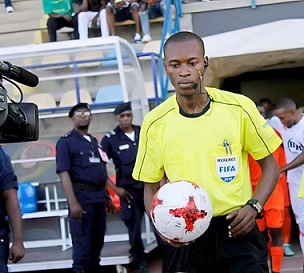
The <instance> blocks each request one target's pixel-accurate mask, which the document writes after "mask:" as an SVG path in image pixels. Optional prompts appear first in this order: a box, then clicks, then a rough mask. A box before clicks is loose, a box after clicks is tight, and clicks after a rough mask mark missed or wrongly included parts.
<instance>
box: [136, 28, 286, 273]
mask: <svg viewBox="0 0 304 273" xmlns="http://www.w3.org/2000/svg"><path fill="white" fill-rule="evenodd" d="M207 67H208V57H207V56H205V47H204V43H203V41H202V39H201V38H200V37H199V36H198V35H196V34H195V33H192V32H187V31H182V32H178V33H176V34H174V35H172V36H171V37H170V38H169V39H168V40H167V41H166V43H165V45H164V68H165V71H166V73H167V74H168V75H169V77H170V81H171V83H172V85H173V86H174V87H175V91H176V94H175V95H173V96H171V97H170V98H168V99H167V100H166V101H164V102H163V103H162V104H160V105H159V106H158V107H156V108H154V109H153V110H152V111H150V112H149V113H148V114H147V115H146V116H145V118H144V121H143V124H142V130H141V134H140V141H139V150H138V154H137V159H136V163H135V167H134V170H133V177H134V178H135V179H136V180H139V181H144V182H145V208H146V211H147V212H149V211H150V207H151V201H152V198H153V196H154V194H155V193H156V191H157V190H158V189H159V187H160V184H159V181H160V180H161V179H162V177H163V176H164V174H166V176H167V178H168V181H169V183H170V181H174V180H189V181H193V182H195V183H198V184H199V185H200V186H202V187H203V188H204V189H205V190H206V191H207V193H208V194H209V196H210V198H211V201H212V204H213V218H212V220H211V223H210V226H209V228H208V229H207V231H206V232H205V233H204V234H203V235H202V236H201V237H199V238H198V239H196V240H195V241H194V242H191V243H190V244H186V245H185V244H181V243H173V242H170V243H171V245H173V246H175V247H176V248H175V250H174V253H173V254H172V257H171V261H170V273H171V272H172V273H173V272H187V273H201V272H208V273H210V272H233V273H244V272H246V273H268V272H269V271H268V265H267V258H268V255H267V246H266V240H265V238H264V237H263V236H262V234H261V233H260V231H259V229H258V227H257V225H256V222H255V219H256V217H260V216H261V214H262V210H263V205H264V204H265V202H266V201H267V199H268V197H269V196H270V194H271V193H272V190H273V188H274V186H275V184H276V181H277V180H278V178H279V171H278V167H277V164H276V162H275V159H274V157H273V155H272V153H273V152H274V151H275V150H276V149H277V147H278V146H279V145H280V144H281V140H280V138H279V137H278V136H277V135H276V133H275V132H274V130H273V129H272V128H271V127H270V126H269V125H268V123H267V122H266V120H265V119H264V118H263V117H262V116H261V115H260V113H259V112H258V110H257V108H256V106H255V104H254V102H253V101H252V100H250V99H249V98H247V97H245V96H243V95H239V94H233V93H230V92H226V91H222V90H218V89H216V88H207V87H205V86H204V83H203V81H204V73H205V72H206V69H207ZM248 154H251V155H252V157H253V158H254V159H255V160H257V161H258V163H259V164H260V166H261V169H262V175H261V178H260V180H259V183H258V186H257V190H256V192H255V193H254V195H252V189H251V182H250V176H249V168H248Z"/></svg>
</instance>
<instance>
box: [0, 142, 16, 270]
mask: <svg viewBox="0 0 304 273" xmlns="http://www.w3.org/2000/svg"><path fill="white" fill-rule="evenodd" d="M9 189H16V190H17V189H18V182H17V177H16V175H15V174H14V170H13V167H12V164H11V161H10V159H9V157H8V155H7V154H6V152H5V151H4V150H3V149H2V148H1V147H0V192H1V193H3V192H4V191H6V190H9ZM8 255H9V224H8V221H7V211H6V207H5V202H4V200H3V197H2V194H0V272H3V273H4V272H8V268H7V262H8Z"/></svg>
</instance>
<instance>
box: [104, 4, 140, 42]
mask: <svg viewBox="0 0 304 273" xmlns="http://www.w3.org/2000/svg"><path fill="white" fill-rule="evenodd" d="M139 6H140V4H139V0H130V1H129V0H110V2H109V3H108V4H107V20H108V26H109V31H110V34H111V35H112V36H115V35H116V32H115V21H117V22H123V21H126V20H134V22H135V31H136V32H135V35H134V42H135V43H140V42H141V35H140V32H141V31H140V19H139Z"/></svg>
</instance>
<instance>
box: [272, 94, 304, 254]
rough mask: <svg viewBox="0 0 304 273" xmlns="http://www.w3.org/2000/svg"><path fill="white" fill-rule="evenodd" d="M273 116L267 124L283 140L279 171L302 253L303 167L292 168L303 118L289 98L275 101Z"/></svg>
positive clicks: (302, 131) (300, 146) (299, 147)
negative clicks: (282, 161)
mask: <svg viewBox="0 0 304 273" xmlns="http://www.w3.org/2000/svg"><path fill="white" fill-rule="evenodd" d="M274 114H275V115H276V117H273V118H271V119H270V120H269V121H268V122H269V123H270V125H272V127H273V128H275V129H277V130H278V131H279V132H280V133H281V135H282V138H283V143H284V150H285V155H286V161H287V163H288V164H287V165H286V166H284V167H282V168H281V169H280V171H281V172H285V171H287V182H288V188H289V194H290V201H291V207H292V210H293V213H294V215H295V220H296V222H297V224H298V227H299V241H300V246H301V249H302V253H304V210H303V207H304V199H303V198H300V197H299V196H298V194H299V190H300V185H301V181H302V174H303V170H304V165H298V167H295V166H293V168H291V166H292V162H293V160H295V159H296V158H297V156H298V155H300V154H301V153H302V151H303V145H304V141H303V134H304V129H303V128H304V117H303V115H302V114H301V113H299V112H298V110H297V107H296V104H295V102H294V101H293V100H292V99H290V98H282V99H280V100H279V101H277V103H276V106H275V109H274Z"/></svg>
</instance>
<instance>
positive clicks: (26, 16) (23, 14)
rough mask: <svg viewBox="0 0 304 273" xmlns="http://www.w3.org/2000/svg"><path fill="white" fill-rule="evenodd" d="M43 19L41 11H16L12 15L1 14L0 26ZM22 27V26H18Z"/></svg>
mask: <svg viewBox="0 0 304 273" xmlns="http://www.w3.org/2000/svg"><path fill="white" fill-rule="evenodd" d="M43 17H44V14H43V12H42V11H41V10H27V11H16V12H12V13H1V14H0V22H1V25H5V26H6V25H10V24H14V23H20V24H21V23H24V22H27V21H33V20H40V19H42V18H43ZM20 27H22V26H20Z"/></svg>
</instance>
